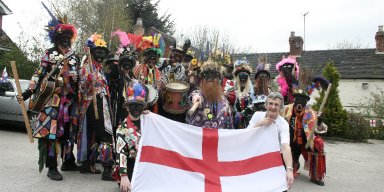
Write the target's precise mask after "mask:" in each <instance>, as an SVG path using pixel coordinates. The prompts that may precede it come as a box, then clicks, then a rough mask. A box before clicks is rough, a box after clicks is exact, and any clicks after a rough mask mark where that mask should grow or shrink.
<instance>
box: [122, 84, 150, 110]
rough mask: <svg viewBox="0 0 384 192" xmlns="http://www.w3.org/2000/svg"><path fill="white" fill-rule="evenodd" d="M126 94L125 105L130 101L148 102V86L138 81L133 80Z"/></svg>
mask: <svg viewBox="0 0 384 192" xmlns="http://www.w3.org/2000/svg"><path fill="white" fill-rule="evenodd" d="M125 96H126V98H125V103H124V105H128V104H129V103H146V102H147V98H148V96H147V91H146V87H145V86H144V85H143V84H141V83H139V82H137V81H135V82H133V85H132V86H129V87H128V88H127V89H126V90H125Z"/></svg>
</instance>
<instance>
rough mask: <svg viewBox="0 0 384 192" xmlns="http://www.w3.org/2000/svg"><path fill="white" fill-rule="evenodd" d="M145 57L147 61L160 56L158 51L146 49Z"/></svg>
mask: <svg viewBox="0 0 384 192" xmlns="http://www.w3.org/2000/svg"><path fill="white" fill-rule="evenodd" d="M143 55H144V57H146V58H147V59H156V58H157V56H158V54H157V51H156V50H155V49H152V48H149V49H146V50H145V51H144V53H143Z"/></svg>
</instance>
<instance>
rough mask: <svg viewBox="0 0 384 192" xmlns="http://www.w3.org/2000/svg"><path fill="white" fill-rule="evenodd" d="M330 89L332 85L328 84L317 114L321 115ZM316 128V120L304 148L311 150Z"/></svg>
mask: <svg viewBox="0 0 384 192" xmlns="http://www.w3.org/2000/svg"><path fill="white" fill-rule="evenodd" d="M331 88H332V84H331V83H330V84H329V85H328V88H327V91H326V92H325V95H324V99H323V102H322V103H321V106H320V109H319V112H318V113H317V114H322V113H323V109H324V106H325V103H326V102H327V100H328V96H329V92H331ZM316 128H317V119H316V122H315V127H314V128H313V129H312V130H311V132H309V136H308V141H307V143H306V144H305V148H308V147H311V149H313V138H314V134H315V129H316Z"/></svg>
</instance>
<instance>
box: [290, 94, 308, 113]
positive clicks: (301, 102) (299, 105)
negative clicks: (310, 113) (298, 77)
mask: <svg viewBox="0 0 384 192" xmlns="http://www.w3.org/2000/svg"><path fill="white" fill-rule="evenodd" d="M307 102H308V99H305V98H302V97H295V101H294V103H293V108H295V109H296V110H297V111H298V112H300V111H302V110H303V109H304V108H305V106H306V105H307Z"/></svg>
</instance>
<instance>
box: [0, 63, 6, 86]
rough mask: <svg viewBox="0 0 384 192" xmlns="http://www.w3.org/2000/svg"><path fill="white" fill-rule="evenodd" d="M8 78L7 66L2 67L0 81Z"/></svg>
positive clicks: (2, 81)
mask: <svg viewBox="0 0 384 192" xmlns="http://www.w3.org/2000/svg"><path fill="white" fill-rule="evenodd" d="M7 80H8V73H7V67H4V70H3V74H1V79H0V83H5V82H7Z"/></svg>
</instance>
